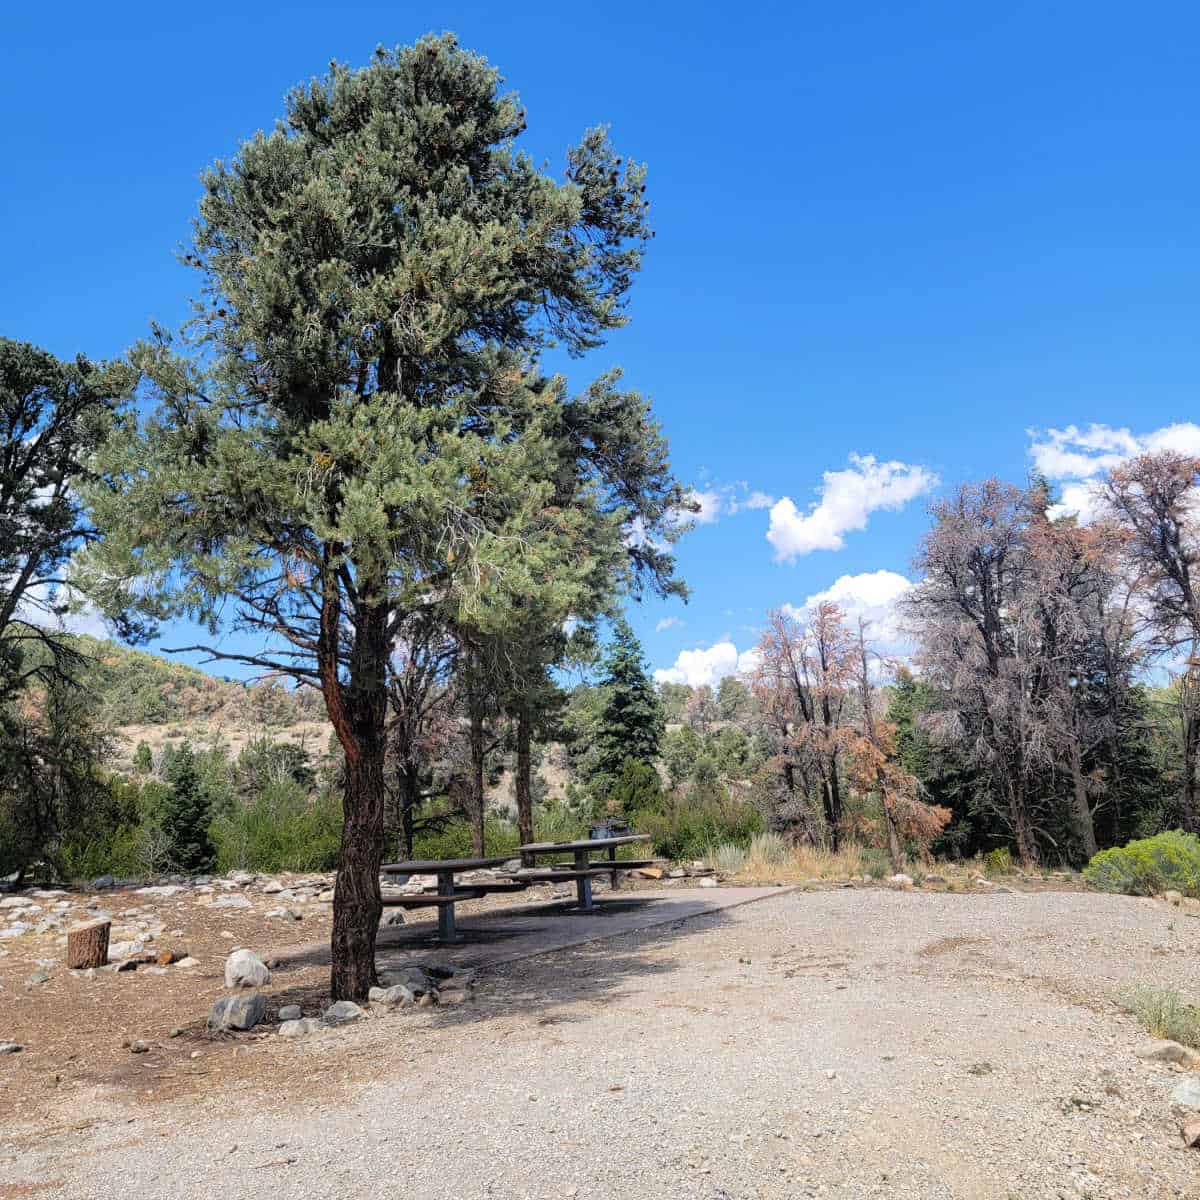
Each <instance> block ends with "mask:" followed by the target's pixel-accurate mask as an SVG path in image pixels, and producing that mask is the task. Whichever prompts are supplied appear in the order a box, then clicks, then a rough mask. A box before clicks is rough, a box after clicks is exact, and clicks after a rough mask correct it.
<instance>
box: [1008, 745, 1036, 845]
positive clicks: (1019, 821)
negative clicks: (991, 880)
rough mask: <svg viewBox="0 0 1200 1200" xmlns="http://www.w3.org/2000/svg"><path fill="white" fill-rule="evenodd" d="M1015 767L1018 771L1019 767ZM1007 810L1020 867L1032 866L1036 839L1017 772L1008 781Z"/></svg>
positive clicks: (1022, 786)
mask: <svg viewBox="0 0 1200 1200" xmlns="http://www.w3.org/2000/svg"><path fill="white" fill-rule="evenodd" d="M1015 769H1016V770H1017V771H1018V772H1019V770H1020V767H1019V766H1018V767H1016V768H1015ZM1008 812H1009V818H1010V819H1011V821H1012V827H1013V835H1014V836H1015V838H1016V841H1017V858H1018V859H1019V860H1020V863H1021V866H1022V867H1026V868H1028V867H1034V866H1036V865H1037V862H1038V857H1039V855H1038V847H1037V839H1036V838H1035V837H1034V834H1033V822H1032V821H1031V820H1030V818H1029V804H1028V802H1027V798H1026V796H1025V785H1024V781H1023V780H1022V779H1021V778H1020V776H1019V774H1018V775H1017V776H1015V777H1010V779H1009V782H1008Z"/></svg>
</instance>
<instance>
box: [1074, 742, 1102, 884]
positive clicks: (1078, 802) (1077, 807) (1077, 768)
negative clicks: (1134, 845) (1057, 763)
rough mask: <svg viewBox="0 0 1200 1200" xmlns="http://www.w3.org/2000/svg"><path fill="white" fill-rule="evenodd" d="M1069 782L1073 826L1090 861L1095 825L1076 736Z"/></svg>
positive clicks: (1094, 840) (1094, 850)
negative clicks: (1073, 818)
mask: <svg viewBox="0 0 1200 1200" xmlns="http://www.w3.org/2000/svg"><path fill="white" fill-rule="evenodd" d="M1071 784H1072V802H1073V803H1072V807H1073V809H1074V815H1075V826H1076V828H1077V830H1078V832H1079V841H1080V844H1081V845H1082V846H1083V852H1084V854H1085V855H1086V856H1087V858H1088V861H1089V862H1090V861H1091V859H1092V857H1093V856H1094V855H1095V853H1096V849H1097V846H1096V827H1095V825H1094V824H1093V823H1092V810H1091V809H1090V808H1089V807H1088V798H1087V785H1086V783H1085V782H1084V778H1083V755H1082V753H1081V752H1080V749H1079V739H1078V738H1072V739H1071Z"/></svg>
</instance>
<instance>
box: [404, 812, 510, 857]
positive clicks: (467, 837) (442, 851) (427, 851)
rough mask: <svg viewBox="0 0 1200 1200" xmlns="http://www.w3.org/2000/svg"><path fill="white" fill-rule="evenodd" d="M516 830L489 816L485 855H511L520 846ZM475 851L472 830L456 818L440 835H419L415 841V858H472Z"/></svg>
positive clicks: (496, 817)
mask: <svg viewBox="0 0 1200 1200" xmlns="http://www.w3.org/2000/svg"><path fill="white" fill-rule="evenodd" d="M520 842H521V839H520V838H519V837H518V836H517V829H516V826H515V825H513V824H512V823H511V822H509V821H505V820H504V819H503V818H501V817H498V816H494V815H489V816H487V817H486V818H485V819H484V822H483V843H484V853H485V854H487V855H498V854H511V853H514V852H515V851H516V848H517V846H519V845H520ZM474 854H475V849H474V845H473V842H472V838H471V826H470V824H469V823H468V822H467V821H465V820H463V819H462V818H461V817H456V818H455V819H454V820H453V821H450V822H449V823H448V824H447V825H445V826H443V827H442V828H441V829H439V830H437V831H432V830H431V831H429V832H426V833H419V834H417V836H416V837H415V838H414V839H413V857H414V858H472V857H474Z"/></svg>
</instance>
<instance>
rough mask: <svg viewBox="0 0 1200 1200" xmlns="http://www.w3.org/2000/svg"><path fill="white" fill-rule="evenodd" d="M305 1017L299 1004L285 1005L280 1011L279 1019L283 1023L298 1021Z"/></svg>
mask: <svg viewBox="0 0 1200 1200" xmlns="http://www.w3.org/2000/svg"><path fill="white" fill-rule="evenodd" d="M303 1015H304V1014H303V1013H302V1012H301V1011H300V1005H298V1004H285V1005H284V1006H283V1007H282V1008H281V1009H280V1010H279V1019H280V1020H281V1021H298V1020H300V1018H301V1017H302V1016H303Z"/></svg>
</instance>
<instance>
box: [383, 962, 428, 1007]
mask: <svg viewBox="0 0 1200 1200" xmlns="http://www.w3.org/2000/svg"><path fill="white" fill-rule="evenodd" d="M388 980H389V982H391V983H392V984H402V985H403V986H404V987H406V988H407V989H408V990H409V992H411V993H412V996H413V998H414V999H415V998H416V997H417V996H423V995H425V994H426V993H427V992H436V991H437V990H438V982H437V980H436V979H435V978H434V976H433V974H432V973H431V972H428V971H426V970H425V969H424V968H423V967H401V969H400V970H399V971H393V972H391V973H390V974H389V975H388Z"/></svg>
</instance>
